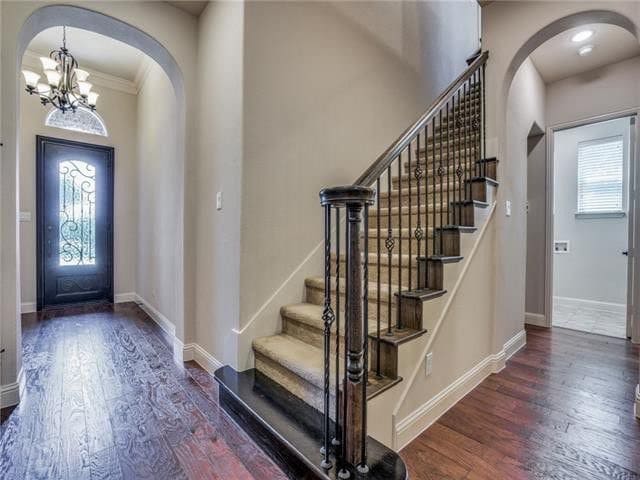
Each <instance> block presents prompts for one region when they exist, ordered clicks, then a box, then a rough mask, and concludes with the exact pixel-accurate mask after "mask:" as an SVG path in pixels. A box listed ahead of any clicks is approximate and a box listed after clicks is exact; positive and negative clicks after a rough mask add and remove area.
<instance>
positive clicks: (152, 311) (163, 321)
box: [134, 293, 176, 339]
mask: <svg viewBox="0 0 640 480" xmlns="http://www.w3.org/2000/svg"><path fill="white" fill-rule="evenodd" d="M134 301H135V302H136V303H137V304H138V305H139V306H140V308H142V309H143V310H144V311H145V312H147V314H148V315H149V316H150V317H151V319H152V320H153V321H154V322H156V323H157V324H158V326H159V327H160V328H161V329H162V331H163V332H164V333H166V334H167V335H169V336H170V337H171V338H172V339H174V338H176V326H175V325H174V324H173V323H171V322H170V321H169V319H168V318H167V317H165V316H164V315H163V314H162V313H160V311H159V310H157V309H156V308H155V307H154V306H153V305H151V304H150V303H149V302H148V301H147V300H145V299H144V298H142V297H141V296H140V295H138V294H137V293H134Z"/></svg>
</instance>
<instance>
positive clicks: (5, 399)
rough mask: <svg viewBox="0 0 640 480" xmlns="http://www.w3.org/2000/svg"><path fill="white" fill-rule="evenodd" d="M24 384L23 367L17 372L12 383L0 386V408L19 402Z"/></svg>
mask: <svg viewBox="0 0 640 480" xmlns="http://www.w3.org/2000/svg"><path fill="white" fill-rule="evenodd" d="M25 385H26V381H25V373H24V369H22V368H21V369H20V372H18V379H17V381H15V382H13V383H9V384H7V385H2V386H0V408H6V407H13V406H14V405H18V404H19V403H20V399H21V398H22V396H23V395H24V388H25Z"/></svg>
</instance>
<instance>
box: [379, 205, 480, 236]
mask: <svg viewBox="0 0 640 480" xmlns="http://www.w3.org/2000/svg"><path fill="white" fill-rule="evenodd" d="M432 212H433V211H432V210H430V211H429V219H428V220H429V227H432V226H433V216H432V215H433V214H432ZM448 215H450V216H448ZM401 217H402V228H409V214H408V213H407V214H403V215H402V216H400V215H391V228H399V227H400V223H401V222H400V219H401ZM458 218H463V219H465V218H467V217H466V216H465V215H464V212H463V215H462V216H461V215H460V211H459V210H458V209H457V208H456V209H452V210H451V211H450V212H447V211H446V210H445V211H443V219H444V225H468V226H473V223H457V222H456V221H455V220H457V219H458ZM447 219H448V220H447ZM420 224H421V226H422V230H423V231H424V226H425V224H426V222H425V213H424V210H423V211H422V212H421V214H420ZM417 225H418V213H417V212H416V213H414V214H412V215H411V230H412V231H415V229H416V227H417ZM388 226H389V217H388V216H386V215H381V216H380V230H381V235H382V237H386V233H384V232H382V230H385V229H386V228H388ZM439 226H440V209H438V210H436V227H439ZM369 228H376V229H377V228H378V217H377V216H375V215H373V216H372V215H370V216H369Z"/></svg>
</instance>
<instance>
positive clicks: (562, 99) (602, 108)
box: [546, 57, 640, 126]
mask: <svg viewBox="0 0 640 480" xmlns="http://www.w3.org/2000/svg"><path fill="white" fill-rule="evenodd" d="M638 78H640V57H634V58H630V59H629V60H624V61H622V62H618V63H614V64H611V65H607V66H606V67H602V68H598V69H596V70H591V71H590V72H586V73H584V74H582V75H574V76H572V77H569V78H566V79H564V80H559V81H557V82H553V83H550V84H548V85H547V100H546V104H547V106H546V109H547V123H548V125H549V126H554V125H559V124H562V123H566V122H574V121H576V120H583V119H587V118H591V117H595V116H598V115H604V114H607V113H614V112H619V111H622V110H628V109H630V108H637V107H638V106H640V82H638Z"/></svg>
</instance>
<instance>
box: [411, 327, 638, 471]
mask: <svg viewBox="0 0 640 480" xmlns="http://www.w3.org/2000/svg"><path fill="white" fill-rule="evenodd" d="M639 357H640V348H639V347H638V346H634V345H632V344H631V343H630V342H627V341H625V340H622V339H617V338H612V337H605V336H600V335H593V334H587V333H582V332H576V331H572V330H567V329H562V328H553V329H551V330H547V329H542V328H536V327H528V328H527V346H526V347H525V348H524V349H523V350H522V351H520V352H519V353H517V354H516V355H515V356H514V357H513V358H512V359H511V360H510V361H509V362H508V365H507V367H506V368H505V369H504V370H503V371H502V372H500V373H498V374H496V375H491V376H490V377H489V378H487V379H486V380H485V381H484V382H482V384H481V385H479V386H478V387H477V388H476V389H475V390H473V391H472V392H471V393H470V394H469V395H467V396H466V397H464V399H463V400H462V401H460V402H459V403H458V404H457V405H455V406H454V407H453V408H452V409H451V410H449V411H448V412H447V413H446V414H445V415H444V416H443V417H442V418H440V420H438V421H437V422H436V423H435V424H434V425H432V426H431V427H430V428H429V429H428V430H426V431H425V432H424V433H422V434H421V435H420V436H419V437H418V438H417V439H415V440H414V441H413V442H411V443H410V444H409V445H408V446H407V447H406V448H404V449H403V450H402V452H401V456H402V457H403V459H404V460H405V462H406V463H407V466H408V469H409V475H410V478H411V479H413V480H418V479H468V480H476V479H478V480H499V479H509V480H516V479H567V480H568V479H580V480H595V479H607V480H609V479H637V478H640V420H638V419H636V418H635V417H634V415H633V400H634V389H635V387H636V385H637V383H638V372H639Z"/></svg>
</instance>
